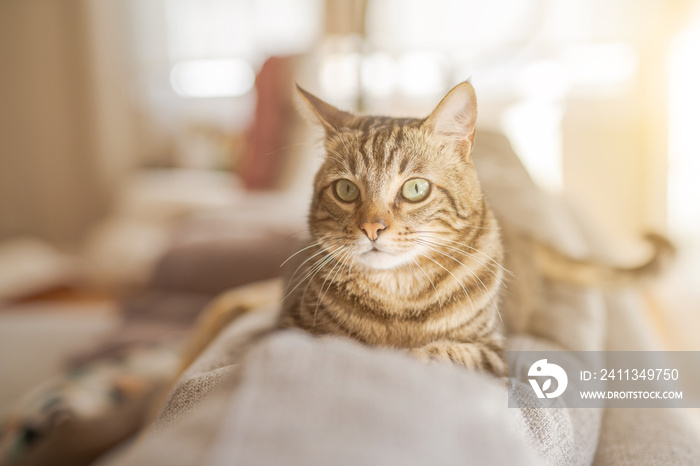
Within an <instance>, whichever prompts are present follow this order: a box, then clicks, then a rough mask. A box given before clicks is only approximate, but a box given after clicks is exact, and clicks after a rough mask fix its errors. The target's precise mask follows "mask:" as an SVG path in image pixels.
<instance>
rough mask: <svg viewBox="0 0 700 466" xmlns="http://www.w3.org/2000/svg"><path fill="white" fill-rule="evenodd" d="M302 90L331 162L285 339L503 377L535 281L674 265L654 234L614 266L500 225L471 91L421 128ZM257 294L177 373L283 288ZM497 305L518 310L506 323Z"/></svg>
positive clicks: (223, 310) (198, 340) (218, 316)
mask: <svg viewBox="0 0 700 466" xmlns="http://www.w3.org/2000/svg"><path fill="white" fill-rule="evenodd" d="M297 89H298V93H299V96H300V98H301V101H302V102H303V105H304V106H305V107H306V109H307V111H306V113H308V114H309V116H310V118H311V119H312V120H314V121H315V122H316V123H318V124H319V125H320V126H321V127H322V128H323V130H324V139H323V142H324V152H325V153H324V160H323V163H322V165H321V167H320V169H319V170H318V172H317V174H316V177H315V180H314V192H313V198H312V201H311V206H310V210H309V215H308V225H309V232H310V236H311V242H310V244H308V245H307V246H306V247H304V248H303V249H301V250H300V251H299V252H298V253H297V254H295V255H294V256H293V257H292V258H291V260H292V262H293V263H294V266H293V267H291V268H290V270H292V271H293V272H292V273H291V274H290V276H289V277H288V278H287V281H286V285H285V290H284V293H283V295H284V296H283V303H282V309H281V313H280V318H279V328H301V329H303V330H306V331H308V332H310V333H312V334H315V335H334V336H343V337H348V338H352V339H354V340H357V341H359V342H361V343H363V344H365V345H369V346H377V347H389V348H396V349H400V350H404V351H406V352H408V353H410V354H412V355H413V356H414V357H416V358H418V359H421V360H424V361H442V362H448V363H452V364H456V365H459V366H462V367H465V368H468V369H473V370H477V371H484V372H488V373H492V374H494V375H497V376H501V375H504V373H505V370H506V363H505V357H504V347H505V343H506V335H507V334H510V333H517V332H519V331H522V330H523V329H525V328H526V327H527V320H528V316H529V314H530V313H531V312H532V309H533V308H534V306H536V305H537V290H538V288H539V286H540V282H541V280H542V277H550V278H555V279H557V280H564V281H568V282H570V283H575V284H579V285H585V286H604V285H605V286H622V285H627V284H630V283H632V284H634V283H639V282H641V281H643V280H644V279H645V278H646V277H651V276H655V275H657V274H658V273H659V271H660V270H661V268H662V266H663V265H664V264H665V263H666V262H667V259H668V258H669V257H671V256H672V255H673V247H672V245H671V244H670V243H669V242H668V241H667V240H666V239H665V238H664V237H662V236H659V235H650V236H649V237H648V239H649V240H650V241H651V243H652V245H653V246H654V248H655V249H654V254H653V256H652V257H651V259H649V261H648V262H646V263H645V264H642V265H640V266H638V267H633V268H629V269H621V268H615V267H611V266H609V265H606V264H599V263H595V262H590V261H583V260H577V259H574V258H571V257H568V256H566V255H565V254H562V253H560V252H559V251H557V250H556V249H553V248H551V247H550V246H548V245H546V244H542V243H541V242H539V241H538V240H536V239H534V238H530V237H528V236H526V235H523V234H522V233H519V232H518V231H517V230H515V229H512V228H509V227H508V225H507V223H506V222H504V221H503V220H502V219H500V220H499V219H497V218H496V215H495V214H494V212H493V211H492V209H491V208H490V207H489V204H488V202H487V201H486V199H485V198H484V195H483V193H482V190H481V188H480V185H479V180H478V176H477V173H476V170H475V168H474V164H473V162H472V158H471V151H472V148H473V145H474V137H475V128H476V116H477V104H476V95H475V91H474V88H473V87H472V86H471V84H470V83H469V82H463V83H461V84H459V85H457V86H456V87H454V88H453V89H452V90H451V91H450V92H449V93H448V94H447V95H446V96H445V97H444V98H443V99H442V101H441V102H440V103H439V104H438V105H437V107H436V108H435V110H434V111H433V112H432V113H431V114H430V115H429V116H428V117H426V118H423V119H418V118H389V117H379V116H358V115H354V114H351V113H348V112H345V111H341V110H338V109H337V108H335V107H333V106H332V105H330V104H328V103H326V102H324V101H322V100H321V99H319V98H317V97H315V96H314V95H312V94H310V93H308V92H307V91H305V90H303V89H302V88H301V87H298V86H297ZM506 250H507V251H508V253H509V254H508V256H507V258H508V263H506V264H504V258H506V255H505V251H506ZM506 284H510V285H511V287H510V289H509V293H508V294H507V298H504V294H503V290H504V288H505V286H506ZM264 286H267V288H266V290H267V291H262V292H261V290H260V289H257V292H256V293H252V294H249V295H248V297H247V298H246V299H243V300H242V301H241V300H240V299H239V298H240V296H239V295H237V294H236V293H239V294H240V291H239V292H234V293H233V294H231V295H230V296H228V297H224V298H222V299H221V300H219V301H217V302H215V303H214V304H213V305H212V307H211V309H210V310H208V311H206V312H205V314H204V316H203V319H202V323H201V324H199V325H198V329H196V330H195V337H194V338H193V339H192V340H191V342H190V346H189V349H188V350H186V352H185V358H184V361H183V370H184V368H185V367H187V366H188V365H189V364H190V363H191V362H192V361H193V360H194V359H195V358H196V356H197V355H198V354H199V353H200V352H201V351H202V349H203V348H204V347H206V345H207V344H208V342H209V341H211V340H212V339H213V337H214V336H215V335H216V334H217V333H218V332H219V331H220V329H221V328H222V327H223V326H224V325H225V324H226V323H228V322H230V321H231V320H232V319H234V318H235V317H237V316H239V315H241V314H243V313H245V312H249V311H251V310H253V309H255V308H256V306H259V305H260V304H261V303H260V300H261V299H262V300H263V301H265V300H267V301H269V300H270V299H273V300H274V299H276V298H277V293H276V291H275V290H276V288H275V287H276V286H277V285H275V284H274V283H273V284H267V285H264ZM243 295H245V293H243ZM241 296H242V295H241ZM504 299H507V300H509V301H511V302H515V303H516V305H511V306H505V308H508V309H514V308H517V312H515V313H513V312H507V313H504V315H501V311H500V310H499V309H500V308H501V306H500V304H501V302H502V301H503V300H504ZM238 301H241V302H238Z"/></svg>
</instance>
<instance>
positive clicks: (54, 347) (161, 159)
mask: <svg viewBox="0 0 700 466" xmlns="http://www.w3.org/2000/svg"><path fill="white" fill-rule="evenodd" d="M0 63H1V64H0V380H3V382H2V384H0V385H2V386H1V387H0V412H1V411H2V408H3V407H4V405H3V403H7V402H8V400H11V399H13V398H14V397H16V396H17V395H18V394H19V393H21V392H22V390H24V389H25V387H27V386H29V385H31V383H33V382H36V381H37V380H40V379H42V378H45V377H47V376H48V375H51V374H52V373H56V372H57V371H58V370H59V361H60V360H61V358H62V357H63V355H64V354H65V353H66V352H69V351H74V350H75V349H76V348H79V347H81V346H84V345H86V344H87V343H89V342H90V341H95V340H98V339H100V338H102V336H103V335H104V334H105V333H106V332H108V331H111V330H113V329H114V328H115V326H116V325H117V323H118V322H119V321H120V318H121V313H122V312H124V311H123V307H122V306H121V305H120V304H118V303H119V302H120V301H119V300H120V299H121V298H122V297H123V296H124V295H125V293H127V292H133V290H135V289H143V288H144V287H146V288H148V287H150V288H151V289H158V290H164V289H168V290H173V289H175V288H177V289H178V292H182V290H183V289H186V290H187V291H188V293H189V295H188V296H190V298H191V297H192V296H195V295H196V296H198V297H200V298H201V300H202V302H204V301H206V299H209V298H210V297H211V296H212V295H213V294H215V293H216V292H218V291H220V290H221V289H225V288H226V287H227V286H230V285H231V284H232V283H235V282H236V280H235V277H231V276H230V273H231V272H230V271H229V270H228V269H227V268H226V264H228V263H227V262H225V261H224V260H223V259H222V257H228V256H226V254H229V252H230V251H231V249H233V250H235V251H236V254H238V256H236V257H240V255H241V254H244V255H245V254H246V253H250V254H252V251H259V250H265V249H266V248H268V249H269V248H273V249H275V248H276V250H280V251H282V250H287V249H288V250H292V244H291V243H292V241H291V240H290V239H289V238H296V237H298V236H300V235H301V234H302V233H303V230H304V227H305V225H304V224H305V214H306V206H307V203H308V200H309V195H310V187H311V186H310V183H311V179H312V177H313V173H314V169H315V167H316V166H317V164H318V163H319V160H320V159H319V151H318V148H319V147H318V143H317V141H318V134H317V133H314V131H313V130H312V129H311V128H309V127H308V126H307V125H306V124H305V123H303V122H301V121H300V120H299V118H298V117H297V116H296V113H295V109H294V105H293V103H292V101H291V96H292V89H293V83H294V82H295V81H296V82H299V83H300V84H301V85H302V86H304V87H305V88H307V89H308V90H310V91H312V92H314V93H316V94H317V95H319V96H320V97H322V98H324V99H326V100H327V101H329V102H331V103H333V104H334V105H336V106H338V107H341V108H343V109H347V110H353V111H360V112H373V113H383V114H390V115H413V116H425V115H426V114H427V113H428V112H429V111H430V110H431V109H432V108H433V107H434V105H435V104H436V103H437V102H438V101H439V99H440V98H441V97H442V95H444V93H445V92H446V91H447V90H449V89H450V88H451V87H452V86H453V85H455V84H457V83H458V82H461V81H463V80H465V79H467V78H470V79H471V80H472V83H473V84H474V86H475V88H476V90H477V94H478V96H479V101H480V106H479V112H480V114H479V127H480V128H489V129H493V130H497V131H500V132H502V133H504V134H505V135H506V136H507V137H508V138H509V139H510V140H511V142H512V144H513V147H514V148H515V150H516V152H517V153H518V155H519V156H520V157H521V159H522V161H523V163H524V164H525V165H526V167H527V169H528V170H529V172H530V174H531V175H532V177H533V178H534V179H535V180H536V182H537V183H538V184H539V185H541V186H542V188H543V189H546V190H548V191H550V192H552V193H553V194H555V195H558V196H562V197H564V198H565V199H567V200H568V201H569V202H571V203H572V204H574V205H576V206H577V208H578V209H580V210H581V211H582V212H585V214H586V216H587V217H586V218H590V219H591V221H592V222H594V223H596V227H597V228H599V229H600V230H602V231H604V232H605V234H606V235H607V236H608V237H609V238H610V243H611V244H612V245H614V246H615V247H616V248H617V249H618V250H619V254H620V260H621V261H624V260H627V259H629V260H631V261H635V260H641V258H642V257H643V256H644V253H645V252H646V250H645V249H644V248H643V245H642V244H641V242H640V241H639V237H640V235H641V234H642V232H644V231H645V230H649V229H653V230H656V231H661V232H665V233H667V234H668V235H670V236H671V237H672V238H673V239H674V241H676V242H677V244H678V245H679V247H680V248H681V255H680V260H679V262H678V264H677V265H676V267H675V269H674V270H673V271H672V274H671V275H669V277H667V278H666V280H665V281H664V282H663V283H662V284H661V285H659V286H658V289H657V290H655V295H654V299H655V303H656V304H657V307H658V308H659V309H661V310H662V312H661V313H660V314H659V315H657V316H656V322H657V324H658V330H659V333H660V334H662V335H663V336H664V338H665V341H666V344H667V345H668V347H669V348H673V349H698V348H697V344H696V343H695V342H696V338H695V334H696V330H697V328H698V325H699V323H700V317H699V316H698V314H699V311H700V309H698V305H697V304H696V303H698V302H700V300H699V299H698V298H700V296H699V292H698V291H697V290H700V272H699V269H698V267H697V266H696V265H695V264H697V263H698V262H700V183H698V180H699V179H700V142H699V139H698V137H697V131H698V130H699V128H700V87H699V85H698V83H700V1H698V0H569V1H567V2H559V1H555V0H491V1H489V2H478V1H474V0H431V1H430V2H427V1H418V0H400V1H399V0H325V1H324V0H255V1H253V0H149V1H147V2H146V1H137V0H61V1H55V0H33V1H31V2H27V1H22V0H3V1H2V2H0ZM477 137H478V136H477ZM213 245H214V246H213ZM215 246H216V247H215ZM222 251H227V252H222ZM231 254H233V253H231ZM248 260H249V261H250V264H251V267H252V269H251V270H252V272H251V273H252V275H251V276H250V277H248V278H251V277H253V276H256V275H255V274H256V273H258V274H259V275H260V277H261V278H262V277H264V276H265V274H266V272H265V271H263V270H262V269H264V267H263V266H260V265H259V264H257V262H256V259H255V258H254V257H253V258H251V257H248ZM275 260H276V259H275ZM207 261H209V262H207ZM217 261H218V262H217ZM204 262H207V264H206V265H202V264H203V263H204ZM211 264H214V265H211ZM256 264H257V265H256ZM277 265H279V261H277V262H275V263H274V265H271V266H270V267H273V268H274V267H277ZM256 266H259V267H260V268H261V270H259V271H256V270H257V269H255V267H256ZM197 280H199V281H198V282H197ZM193 281H194V282H196V284H194V285H192V284H191V283H193ZM183 283H184V285H183ZM154 299H155V298H154ZM179 302H181V301H179ZM28 341H31V342H32V344H31V345H29V344H27V342H28ZM693 345H695V346H693ZM28 367H31V368H32V370H31V371H29V370H27V368H28ZM10 373H13V374H17V375H16V376H15V375H13V377H12V380H11V381H10V380H9V379H8V378H6V376H5V374H10Z"/></svg>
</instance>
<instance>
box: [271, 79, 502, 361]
mask: <svg viewBox="0 0 700 466" xmlns="http://www.w3.org/2000/svg"><path fill="white" fill-rule="evenodd" d="M300 93H301V94H302V96H303V98H304V99H305V100H306V101H307V103H308V104H309V106H310V108H311V110H312V112H313V113H314V114H315V115H316V117H317V118H318V120H319V121H320V123H321V124H322V125H323V126H324V127H325V130H326V131H325V139H324V145H325V152H326V157H325V161H324V163H323V165H322V166H321V168H320V170H319V172H318V173H317V175H316V178H315V183H314V197H313V200H312V203H311V208H310V212H309V218H308V222H309V229H310V232H311V239H312V242H311V244H310V245H309V246H308V247H307V248H306V249H304V250H302V252H300V253H299V254H297V255H296V256H295V258H294V259H295V265H294V266H293V267H290V270H291V271H292V273H291V274H290V277H289V279H288V283H287V286H286V291H285V294H286V297H285V300H284V305H283V312H282V315H281V320H280V324H281V326H283V327H299V328H302V329H305V330H307V331H309V332H312V333H314V334H319V335H327V334H331V335H342V336H346V337H349V338H353V339H355V340H357V341H360V342H362V343H364V344H367V345H372V346H382V347H391V348H402V349H406V350H408V351H410V352H411V353H412V354H415V355H416V356H418V357H420V358H422V359H437V360H443V361H452V362H454V363H456V364H460V365H463V366H466V367H469V368H473V369H478V370H486V371H490V372H494V373H497V374H501V373H503V371H504V367H505V365H504V360H503V345H504V338H503V329H502V324H501V321H500V318H499V313H498V297H499V291H500V289H501V286H502V283H503V281H502V278H503V268H502V267H501V265H500V263H501V261H502V257H503V247H502V244H501V240H500V236H499V228H498V224H497V222H496V219H495V217H494V215H493V213H492V211H491V209H490V208H489V206H488V204H487V203H486V202H485V200H484V198H483V196H482V193H481V189H480V187H479V182H478V179H477V177H476V172H475V169H474V166H473V165H472V161H471V159H470V152H471V147H472V143H473V134H474V120H475V116H476V115H475V112H476V106H475V98H474V92H473V89H472V87H471V85H469V84H468V83H463V84H461V85H459V86H457V87H456V88H455V89H454V90H453V91H451V92H450V93H449V94H448V96H447V97H446V98H445V99H444V100H443V101H442V102H441V103H440V105H438V107H437V108H436V110H435V111H434V112H433V114H431V115H430V116H429V117H428V118H426V119H407V118H388V117H376V116H354V115H352V114H349V113H346V112H341V111H339V110H337V109H335V108H333V107H331V106H330V105H328V104H326V103H325V102H322V101H320V100H319V99H317V98H316V97H314V96H312V95H310V94H308V93H306V92H305V91H303V90H300ZM414 178H420V179H425V180H428V181H429V182H430V188H429V194H428V196H427V197H426V198H425V199H424V200H422V201H420V202H410V201H409V200H408V199H407V198H404V197H403V195H402V186H403V184H404V183H405V182H406V181H408V180H411V179H414ZM338 180H349V181H350V182H352V183H353V184H354V185H356V186H357V187H358V188H359V191H360V194H359V196H358V198H357V199H356V200H354V201H353V202H344V201H342V200H341V199H340V198H339V197H338V196H336V195H335V194H334V189H335V183H336V182H337V181H338ZM367 224H374V225H384V226H385V228H383V229H382V230H380V231H378V238H377V239H376V241H372V239H371V238H370V235H368V234H367V233H366V232H365V231H363V226H362V225H367Z"/></svg>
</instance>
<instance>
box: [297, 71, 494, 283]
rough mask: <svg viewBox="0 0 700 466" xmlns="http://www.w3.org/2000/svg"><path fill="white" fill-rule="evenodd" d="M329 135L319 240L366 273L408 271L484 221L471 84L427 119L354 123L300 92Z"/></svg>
mask: <svg viewBox="0 0 700 466" xmlns="http://www.w3.org/2000/svg"><path fill="white" fill-rule="evenodd" d="M298 90H299V94H300V96H301V97H302V100H303V101H304V102H305V103H306V104H307V106H308V108H309V109H310V110H311V114H312V115H313V118H314V119H315V120H316V121H317V122H318V123H320V124H321V125H322V126H323V128H324V133H325V136H324V148H325V159H324V161H323V164H322V166H321V168H320V169H319V171H318V173H317V174H316V178H315V182H314V196H313V200H312V203H311V210H310V212H309V228H310V232H311V235H312V238H313V240H314V241H317V242H319V243H320V244H321V245H322V246H323V247H324V249H326V250H327V251H328V252H331V253H333V252H335V253H336V256H337V257H338V258H339V259H341V260H343V261H344V262H349V261H350V260H352V263H353V265H355V264H356V265H357V266H360V267H362V268H364V269H367V270H386V269H394V268H398V267H402V266H404V265H408V264H412V263H414V262H415V261H416V260H418V259H419V258H421V257H424V256H425V255H426V254H428V252H429V251H430V250H432V249H435V246H436V242H439V243H441V244H442V245H443V246H444V245H445V244H447V243H446V242H448V241H457V240H458V239H459V238H461V237H463V235H464V231H465V229H467V228H473V227H478V225H479V222H481V221H482V220H483V210H484V206H483V202H482V194H481V189H480V187H479V183H478V181H477V177H476V172H475V170H474V167H473V164H472V161H471V157H470V154H471V150H472V146H473V142H474V125H475V121H476V96H475V93H474V88H473V87H472V86H471V85H470V84H469V83H467V82H464V83H462V84H459V85H458V86H456V87H455V88H454V89H452V90H451V91H450V92H449V93H448V94H447V96H445V98H444V99H443V100H442V101H441V102H440V103H439V104H438V106H437V107H436V108H435V110H434V111H433V112H432V113H431V114H430V115H429V116H428V117H427V118H424V119H414V118H389V117H375V116H357V115H353V114H351V113H348V112H344V111H341V110H338V109H337V108H335V107H333V106H332V105H330V104H327V103H326V102H324V101H322V100H320V99H319V98H317V97H315V96H313V95H311V94H309V93H308V92H306V91H304V90H303V89H301V88H298Z"/></svg>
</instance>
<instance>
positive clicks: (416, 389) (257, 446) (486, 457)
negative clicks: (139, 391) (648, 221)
mask: <svg viewBox="0 0 700 466" xmlns="http://www.w3.org/2000/svg"><path fill="white" fill-rule="evenodd" d="M475 160H476V162H477V167H478V169H479V172H480V175H481V178H482V181H483V184H484V188H485V191H486V192H487V195H488V197H489V200H490V202H491V204H492V205H493V207H494V208H495V210H496V211H497V212H499V213H500V215H502V216H504V217H505V218H507V219H508V220H509V221H510V223H512V224H514V225H516V226H517V227H519V228H522V229H524V230H526V231H529V232H530V233H532V234H533V235H536V236H538V237H540V238H542V239H543V240H546V241H549V242H550V243H552V244H553V245H555V246H556V247H558V248H560V249H562V250H564V251H567V252H569V253H571V254H575V255H587V254H592V255H596V254H597V255H599V256H600V251H601V246H600V245H601V242H600V239H599V238H595V235H594V234H593V233H591V232H587V231H586V229H585V228H584V227H583V226H582V223H581V222H579V221H577V220H576V219H575V218H573V217H572V215H571V213H570V211H569V210H568V209H567V208H566V207H565V205H564V204H563V203H561V202H559V201H558V200H557V199H555V198H553V197H551V196H548V195H546V194H544V193H542V192H541V191H539V190H538V189H537V188H536V187H535V186H534V184H533V183H532V182H531V180H530V179H529V177H528V176H527V174H526V172H525V170H524V169H523V167H522V165H521V164H520V162H519V161H518V160H517V157H516V156H515V154H514V153H513V152H512V150H511V148H510V146H509V145H508V143H507V142H506V141H505V139H503V138H502V137H500V136H498V135H495V134H489V133H486V134H483V133H480V135H479V139H478V143H477V150H476V152H475ZM603 258H605V257H603ZM271 286H272V287H273V289H272V291H271V292H270V296H274V295H275V293H277V294H279V290H278V289H277V290H276V291H275V290H274V287H275V286H276V285H274V284H273V285H271ZM276 312H277V309H276V306H272V307H270V308H267V309H260V311H259V312H257V313H254V314H251V315H248V316H246V317H244V318H242V319H240V320H239V321H237V322H234V323H233V324H232V325H230V326H229V327H227V328H226V329H225V330H224V331H223V332H222V334H221V335H220V336H219V338H218V339H217V340H216V341H215V342H214V343H213V344H212V345H211V346H210V347H209V348H208V349H207V350H206V351H205V353H204V354H203V355H202V356H201V358H200V359H199V360H198V361H197V362H196V363H195V364H194V365H193V366H192V367H191V368H190V370H188V372H187V373H186V374H184V376H183V377H182V378H181V379H180V381H179V382H178V384H177V386H176V387H175V389H174V390H173V392H172V393H171V395H170V398H169V401H168V403H167V404H166V406H165V408H164V410H163V411H162V413H161V415H160V417H159V419H158V420H157V421H156V424H155V426H154V427H153V428H152V429H151V430H150V432H149V433H148V436H147V437H146V438H145V440H144V441H142V442H139V443H138V444H137V445H136V446H135V447H133V448H130V449H129V450H127V451H126V452H124V453H123V454H121V455H118V456H117V457H116V458H112V459H111V460H107V461H106V463H107V464H113V465H134V464H148V465H189V464H191V465H195V464H196V465H220V464H221V465H223V464H299V465H302V464H304V465H308V464H318V465H329V464H333V465H343V464H348V465H351V464H377V465H379V464H381V465H386V464H402V465H406V464H416V465H418V464H440V465H449V464H455V465H456V464H551V465H560V464H580V465H588V464H600V465H607V464H615V465H619V464H630V465H643V464H648V465H667V464H675V465H678V464H689V465H690V464H700V442H698V440H699V439H700V436H699V435H698V433H697V431H696V430H695V429H694V426H693V425H692V423H691V419H690V417H689V416H690V414H689V413H687V412H685V411H683V410H670V409H648V410H644V409H607V410H602V409H571V408H567V407H566V406H562V407H561V408H558V409H509V408H507V401H506V392H505V384H504V383H502V381H499V380H495V379H493V378H489V377H486V376H483V375H480V374H475V373H471V372H467V371H464V370H460V369H459V368H455V367H447V366H439V365H423V364H421V363H420V362H418V361H415V360H412V359H411V358H410V357H408V356H406V355H404V354H402V353H399V352H394V351H389V350H378V349H370V348H365V347H361V346H359V345H358V344H356V343H353V342H349V341H342V340H339V339H338V340H336V339H314V338H312V337H310V336H309V335H306V334H303V333H301V332H294V331H285V332H278V333H275V334H272V335H270V336H267V337H266V338H263V339H262V340H261V341H260V342H259V343H257V344H256V345H254V347H253V348H252V349H251V350H250V351H247V352H245V351H244V350H243V348H246V347H247V345H245V342H246V341H247V340H248V339H249V337H250V335H253V334H257V333H259V332H261V331H263V330H265V329H268V328H269V327H270V326H272V324H273V322H274V320H275V315H276ZM654 342H655V337H654V334H653V332H652V331H651V330H650V327H649V322H648V320H647V316H646V311H645V306H644V303H643V301H642V300H641V299H640V296H639V295H638V294H636V293H635V292H615V293H608V294H603V293H602V292H600V291H597V290H587V289H581V288H575V287H572V286H570V285H565V284H563V283H555V282H551V283H549V284H548V286H547V289H546V300H545V304H544V305H543V306H542V308H541V309H540V311H539V314H538V315H537V318H536V319H534V321H533V324H532V326H531V328H530V329H529V330H528V332H527V334H523V335H518V336H516V337H513V338H512V339H511V341H510V348H509V349H511V350H530V349H568V350H604V349H611V350H621V349H624V350H649V349H654V348H655V343H654ZM526 388H527V390H526V389H525V388H523V390H521V391H519V392H518V395H517V396H520V397H521V399H522V400H523V401H527V398H528V397H530V396H532V395H531V393H532V392H531V390H530V389H529V387H526Z"/></svg>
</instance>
